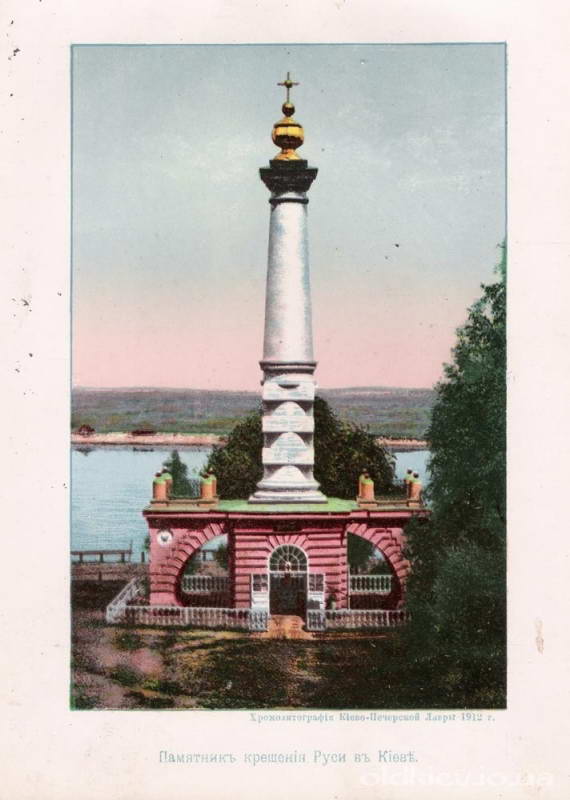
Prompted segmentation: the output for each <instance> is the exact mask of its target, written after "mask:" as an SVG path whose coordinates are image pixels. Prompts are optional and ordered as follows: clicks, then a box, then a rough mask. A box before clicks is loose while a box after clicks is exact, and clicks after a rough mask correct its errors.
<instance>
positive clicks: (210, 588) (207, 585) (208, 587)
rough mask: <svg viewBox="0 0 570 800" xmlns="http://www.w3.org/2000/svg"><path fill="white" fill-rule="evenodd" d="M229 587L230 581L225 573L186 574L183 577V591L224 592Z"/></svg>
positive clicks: (187, 592)
mask: <svg viewBox="0 0 570 800" xmlns="http://www.w3.org/2000/svg"><path fill="white" fill-rule="evenodd" d="M229 587H230V581H229V578H228V577H226V576H225V575H184V576H183V577H182V591H183V592H186V594H191V593H192V592H201V593H206V594H212V593H213V592H222V593H224V592H228V591H229Z"/></svg>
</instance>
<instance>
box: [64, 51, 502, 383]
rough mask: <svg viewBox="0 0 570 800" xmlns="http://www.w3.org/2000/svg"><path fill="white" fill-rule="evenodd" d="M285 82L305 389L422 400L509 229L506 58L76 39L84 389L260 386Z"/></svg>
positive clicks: (78, 329)
mask: <svg viewBox="0 0 570 800" xmlns="http://www.w3.org/2000/svg"><path fill="white" fill-rule="evenodd" d="M287 70H290V71H291V73H292V77H293V79H295V80H298V81H299V82H300V86H298V87H295V89H293V92H292V99H293V101H294V102H295V105H296V109H297V111H296V113H295V119H297V120H298V121H299V122H300V123H301V124H302V125H303V126H304V129H305V144H304V145H303V147H302V148H301V149H300V150H299V154H300V155H301V156H302V157H303V158H306V159H307V160H308V161H309V164H310V165H311V166H316V167H318V169H319V173H318V176H317V179H316V181H315V182H314V184H313V186H312V188H311V190H310V192H309V199H310V203H309V206H308V210H309V238H310V263H311V280H312V299H313V329H314V340H315V355H316V358H317V361H318V366H317V372H316V379H317V383H318V384H319V385H320V386H323V387H337V386H338V387H340V386H371V385H383V386H407V387H427V386H431V385H433V384H434V383H435V381H437V380H438V379H439V378H440V376H441V373H442V363H443V362H445V361H448V360H449V359H450V348H451V347H452V345H453V343H454V341H455V329H456V328H457V327H458V326H459V325H461V324H462V323H463V322H464V320H465V317H466V310H467V307H468V306H469V305H470V304H471V303H472V302H473V301H474V300H475V299H477V297H478V296H479V295H480V288H479V287H480V284H481V282H489V281H492V280H493V269H494V265H495V264H496V263H497V262H498V261H499V257H500V251H499V249H498V247H497V245H498V244H499V243H500V242H502V240H503V239H504V237H505V210H504V209H505V100H504V97H505V67H504V46H503V45H501V44H495V45H493V44H487V45H345V46H343V45H296V46H285V45H263V46H251V45H245V46H229V45H223V46H195V45H189V46H152V47H149V46H133V47H130V46H76V47H75V48H74V50H73V213H74V220H73V333H74V335H73V365H74V384H75V385H79V386H100V387H102V386H108V387H111V386H171V387H188V388H197V389H199V388H213V389H254V390H255V389H258V388H259V380H260V378H261V372H260V369H259V365H258V361H259V359H260V358H261V350H262V339H263V312H264V292H265V271H266V265H267V238H268V229H269V208H270V207H269V203H268V202H267V201H268V198H269V192H268V191H267V189H266V188H265V186H264V185H263V184H262V183H261V181H260V179H259V174H258V169H259V167H261V166H266V165H268V162H269V159H271V158H272V157H274V155H275V154H276V153H277V150H276V148H275V146H274V145H273V143H272V142H271V139H270V136H271V128H272V125H273V123H274V122H276V121H277V120H278V119H279V118H280V117H281V113H280V108H281V104H282V102H283V99H284V91H283V89H282V88H281V87H278V86H277V85H276V84H277V83H278V82H279V81H282V80H283V79H284V77H285V73H286V72H287Z"/></svg>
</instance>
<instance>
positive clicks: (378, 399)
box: [71, 386, 434, 438]
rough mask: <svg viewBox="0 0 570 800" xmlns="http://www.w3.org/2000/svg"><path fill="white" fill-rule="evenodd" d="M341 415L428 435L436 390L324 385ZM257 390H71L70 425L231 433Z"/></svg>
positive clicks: (387, 429)
mask: <svg viewBox="0 0 570 800" xmlns="http://www.w3.org/2000/svg"><path fill="white" fill-rule="evenodd" d="M319 394H320V395H321V397H324V399H325V400H327V401H328V402H329V403H330V404H331V406H332V407H333V408H334V410H335V411H336V412H337V414H338V415H339V416H340V417H341V418H343V419H345V420H347V421H350V422H356V423H359V424H361V425H365V426H368V428H369V429H370V431H371V432H372V433H375V434H377V435H379V436H380V435H385V436H392V437H412V438H414V437H417V438H422V437H423V436H424V435H425V432H426V429H427V426H428V423H429V414H430V410H431V407H432V405H433V402H434V392H433V390H432V389H398V388H389V387H381V386H370V387H354V388H348V389H320V390H319ZM259 404H260V396H259V393H257V392H233V391H228V392H225V391H208V390H202V389H153V388H148V389H146V388H144V389H139V388H137V389H89V388H76V389H73V391H72V417H71V426H72V428H73V429H74V430H75V429H77V428H78V427H79V426H80V425H91V426H92V427H93V428H95V430H96V431H97V432H99V433H107V432H109V431H131V430H135V429H137V428H152V429H154V430H156V431H161V432H165V433H218V434H225V433H229V431H231V429H232V428H233V427H234V425H235V424H236V422H238V421H239V419H240V418H241V417H243V416H244V415H246V414H248V413H249V412H250V411H253V410H254V409H256V408H258V407H259Z"/></svg>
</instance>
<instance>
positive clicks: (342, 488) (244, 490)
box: [207, 397, 395, 498]
mask: <svg viewBox="0 0 570 800" xmlns="http://www.w3.org/2000/svg"><path fill="white" fill-rule="evenodd" d="M314 415H315V473H314V474H315V478H316V480H318V481H319V483H320V484H321V490H322V491H323V492H324V493H325V494H326V495H327V496H329V497H341V498H354V497H355V496H356V493H357V488H358V477H359V475H360V474H361V472H362V470H363V469H367V470H368V472H369V474H370V477H371V478H372V479H373V480H374V482H375V490H376V493H379V492H393V491H395V487H394V457H393V456H392V455H391V454H390V453H389V452H388V451H387V450H386V449H385V448H384V447H382V446H381V445H379V444H378V442H377V441H376V438H375V436H374V434H372V433H370V432H369V431H367V430H366V429H365V428H363V427H362V426H360V425H355V424H353V423H347V422H343V421H341V420H339V418H338V417H337V416H336V414H335V413H334V412H333V411H332V409H331V408H330V406H329V405H328V403H327V402H326V401H325V400H323V399H322V398H321V397H316V398H315V405H314ZM262 446H263V436H262V432H261V411H257V412H254V413H252V414H250V415H249V416H247V417H246V418H245V419H244V420H243V421H242V422H240V423H238V424H237V425H236V426H235V428H234V429H233V431H232V432H231V434H230V435H229V437H228V441H227V444H226V445H225V447H223V448H219V449H217V450H214V452H213V453H212V454H211V455H210V458H209V459H208V464H207V469H211V470H212V471H213V472H214V474H215V475H216V477H217V479H218V488H219V493H220V494H221V496H222V497H226V498H246V497H249V495H250V494H252V493H253V492H254V491H255V488H256V485H257V483H258V481H259V480H260V479H261V476H262V474H263V470H262V465H261V448H262Z"/></svg>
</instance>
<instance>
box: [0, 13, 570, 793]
mask: <svg viewBox="0 0 570 800" xmlns="http://www.w3.org/2000/svg"><path fill="white" fill-rule="evenodd" d="M497 6H498V4H497V3H496V1H495V2H491V1H490V0H480V2H478V3H477V4H472V3H469V4H468V3H458V2H457V0H455V2H451V1H448V2H443V1H442V0H439V1H438V2H435V1H434V0H409V1H408V2H383V3H382V4H380V3H378V2H351V1H350V0H336V2H334V1H331V2H320V1H317V2H312V3H308V2H306V0H305V2H300V1H299V0H290V2H288V3H280V2H262V3H254V2H249V3H245V2H239V3H238V2H219V1H217V0H216V1H215V2H210V3H207V4H206V3H197V2H188V0H186V1H185V2H182V0H171V2H168V3H164V2H162V3H161V2H150V1H149V0H146V2H145V0H139V2H133V1H132V0H123V2H121V3H117V0H115V2H111V0H98V1H97V2H86V0H60V2H55V1H54V0H51V2H50V0H43V1H42V0H35V1H32V0H9V2H7V3H6V4H5V8H6V7H7V13H6V14H5V15H4V21H3V31H4V34H5V35H4V36H3V37H2V38H3V54H4V58H5V60H4V64H5V66H7V70H6V81H5V90H4V92H3V95H2V100H1V102H2V104H3V107H4V108H3V118H4V119H5V121H6V124H5V125H4V126H3V127H4V132H3V137H4V139H5V144H6V147H5V150H4V159H5V163H4V164H3V171H6V172H7V177H8V183H7V186H8V189H7V191H6V193H5V196H4V199H3V202H2V218H3V220H4V223H5V237H4V239H3V242H4V243H3V256H4V261H5V263H7V264H8V265H9V269H8V271H7V276H6V277H5V280H4V288H5V290H6V291H5V293H3V294H4V298H3V299H4V302H5V303H6V309H5V312H6V313H5V317H4V318H5V319H6V320H7V325H6V328H7V336H6V339H5V341H6V349H5V355H4V374H5V375H7V376H8V380H7V381H6V388H5V391H4V393H3V409H4V419H3V421H4V425H3V429H4V431H3V432H4V436H5V440H6V441H5V448H4V459H3V461H4V468H5V475H4V477H3V486H4V488H5V503H6V505H7V507H8V513H7V514H5V515H4V530H3V543H4V548H3V555H4V561H3V563H4V581H3V585H4V587H5V588H6V590H7V591H6V592H5V595H4V602H3V605H2V613H3V617H4V630H5V631H7V633H6V634H5V639H4V642H3V659H2V662H3V666H2V677H3V681H2V686H3V688H4V692H5V700H4V711H3V718H4V719H3V722H4V735H3V741H2V745H3V778H2V791H3V793H4V795H5V796H6V797H10V798H12V799H13V800H20V798H28V797H29V798H34V800H35V799H36V798H43V799H44V800H51V799H52V798H54V799H55V798H57V800H60V799H61V800H64V799H66V798H77V799H78V800H84V799H85V800H90V799H91V798H100V797H101V798H102V797H105V798H113V800H115V798H117V799H118V798H123V797H124V798H129V800H139V798H140V800H144V799H146V798H159V797H160V798H162V797H168V798H172V799H174V798H190V797H197V798H198V797H199V798H221V797H226V796H227V797H229V796H232V797H241V796H245V795H246V794H247V795H250V794H254V793H255V794H257V795H258V796H267V795H270V796H273V797H291V796H297V797H305V796H306V797H312V798H314V797H317V798H320V797H322V798H330V797H338V798H355V797H363V798H366V797H374V798H378V797H382V798H400V797H402V798H403V797H408V796H409V795H410V793H412V794H413V795H414V796H417V797H422V798H423V797H426V798H431V797H438V798H447V797H449V798H452V797H453V798H456V797H461V798H471V797H482V796H484V797H511V796H512V797H517V798H518V797H527V796H528V797H531V796H532V797H534V796H535V795H540V793H539V792H537V791H536V789H525V788H524V787H522V786H520V785H514V786H501V785H500V779H499V778H497V780H499V785H496V786H492V785H481V784H479V785H475V786H473V785H471V786H463V787H458V786H453V785H451V786H445V785H437V786H434V785H429V784H426V785H420V784H417V785H414V786H396V785H394V786H390V785H381V784H378V783H374V779H366V773H365V770H364V769H363V768H362V767H361V766H358V765H355V764H353V763H352V764H351V763H347V764H338V765H334V764H333V765H329V766H327V767H322V766H315V767H310V766H302V765H299V766H295V765H293V766H288V767H285V766H264V765H259V766H257V767H255V768H253V767H241V766H238V765H235V766H234V765H226V766H213V765H202V766H189V765H175V766H165V765H160V764H159V762H158V753H159V751H160V750H161V749H168V750H171V751H175V752H192V751H195V750H197V749H198V750H199V751H201V752H202V751H212V752H226V751H227V750H229V749H231V750H234V751H235V752H236V753H241V752H243V751H250V752H252V751H256V750H257V751H267V750H271V751H278V750H283V751H291V750H292V749H297V750H298V751H301V750H303V751H307V752H309V753H310V752H312V750H313V749H319V750H322V751H330V752H338V751H343V752H347V753H351V752H353V751H354V752H359V751H362V750H370V749H376V748H378V747H389V748H392V749H395V750H398V749H406V750H408V749H415V750H416V751H417V752H418V753H419V755H420V756H421V759H422V762H423V766H424V767H426V769H427V768H429V769H430V770H431V771H432V773H433V774H434V775H435V774H441V773H443V772H448V773H451V772H453V771H456V772H458V771H461V770H462V769H463V770H465V769H467V768H472V769H477V768H478V767H479V766H481V767H482V768H483V770H484V771H486V772H487V774H488V775H491V776H492V775H496V776H500V775H504V776H510V777H512V778H513V779H515V780H516V779H517V777H518V776H521V775H522V774H523V773H525V772H526V773H527V774H528V773H532V772H534V773H544V774H549V775H551V776H552V781H553V784H552V786H550V787H547V788H545V789H543V790H542V792H543V793H542V796H544V797H548V798H562V797H565V796H567V794H568V788H569V783H570V781H569V778H568V770H567V767H566V763H567V759H566V758H565V756H566V753H565V741H567V737H565V736H564V734H565V733H566V734H567V730H568V724H567V716H566V709H565V705H567V703H564V701H565V699H566V696H567V693H566V692H565V686H566V678H567V670H568V648H567V634H566V632H567V627H568V625H567V621H566V619H565V613H564V612H565V611H566V609H567V607H568V604H567V601H566V596H565V592H564V591H563V589H564V587H565V585H566V572H567V564H568V546H567V531H566V527H567V525H566V522H565V518H564V515H563V502H564V498H565V487H564V468H565V459H564V456H565V455H566V454H567V451H568V435H567V434H568V425H567V422H566V418H567V412H566V406H567V401H566V398H567V397H568V358H567V355H566V340H567V337H568V323H567V310H566V305H567V304H566V303H565V298H564V294H565V292H564V290H565V289H566V288H567V280H566V275H567V267H568V257H569V256H568V254H569V246H568V233H567V230H568V219H569V218H570V215H569V213H568V211H569V209H568V152H567V143H568V141H569V140H570V136H569V133H570V131H569V127H570V126H569V115H568V106H567V103H566V105H564V98H567V91H568V89H567V87H568V78H567V75H568V69H567V67H568V56H567V52H566V51H567V30H568V10H567V6H566V5H565V4H564V3H562V2H553V1H552V0H551V1H550V2H546V3H544V2H543V3H542V4H538V3H536V2H531V1H530V0H529V1H527V2H522V3H521V2H510V0H507V1H504V2H502V3H501V4H500V6H499V7H497ZM12 19H13V20H14V22H13V24H11V22H10V21H11V20H12ZM316 41H330V42H338V41H345V42H378V43H387V42H394V43H396V42H408V43H409V42H466V41H477V42H484V41H493V42H497V41H506V42H507V44H508V62H509V109H508V110H509V387H510V393H509V709H508V710H507V711H506V712H497V714H496V716H497V722H495V723H494V724H493V725H492V726H491V725H489V726H485V727H480V728H477V729H475V728H471V729H469V728H467V727H464V728H461V729H458V728H451V727H446V726H437V727H436V726H428V725H427V724H424V725H422V727H421V729H420V728H413V729H412V728H411V727H404V726H398V725H393V726H392V727H391V728H389V727H380V728H377V729H376V728H372V729H371V728H370V727H369V726H365V725H354V726H348V725H340V724H339V725H331V726H327V725H321V726H317V725H314V726H311V725H308V724H307V725H306V726H302V725H299V726H298V727H295V728H293V727H291V726H290V725H285V724H282V725H280V726H271V727H268V726H263V725H255V724H253V723H251V722H250V721H249V719H248V713H247V712H239V713H236V712H192V713H187V712H178V713H176V712H172V713H171V712H163V711H159V712H129V713H127V712H111V711H101V712H83V713H81V712H71V711H69V710H68V669H69V645H68V639H69V621H68V608H67V598H68V558H69V556H68V552H67V548H68V537H67V525H68V522H67V519H68V500H69V498H68V486H69V469H68V446H67V442H68V435H69V409H68V397H67V387H68V385H69V360H68V353H69V347H68V342H69V185H70V170H69V145H70V142H69V130H70V127H69V119H70V108H69V67H70V50H69V46H70V44H72V43H88V42H92V43H100V42H107V43H111V42H116V43H129V42H132V43H134V42H138V43H141V42H162V43H167V42H168V43H193V42H196V43H197V42H213V43H248V42H267V43H271V42H299V43H301V42H316ZM16 48H18V52H17V53H14V50H15V49H16ZM10 95H12V96H10ZM30 352H31V353H33V355H32V356H29V355H28V354H29V353H30ZM17 370H18V371H17ZM541 638H542V640H543V646H542V649H541V648H539V647H538V642H539V641H540V639H541ZM366 780H368V783H369V784H370V785H366ZM363 781H364V782H363ZM370 781H372V783H370Z"/></svg>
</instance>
